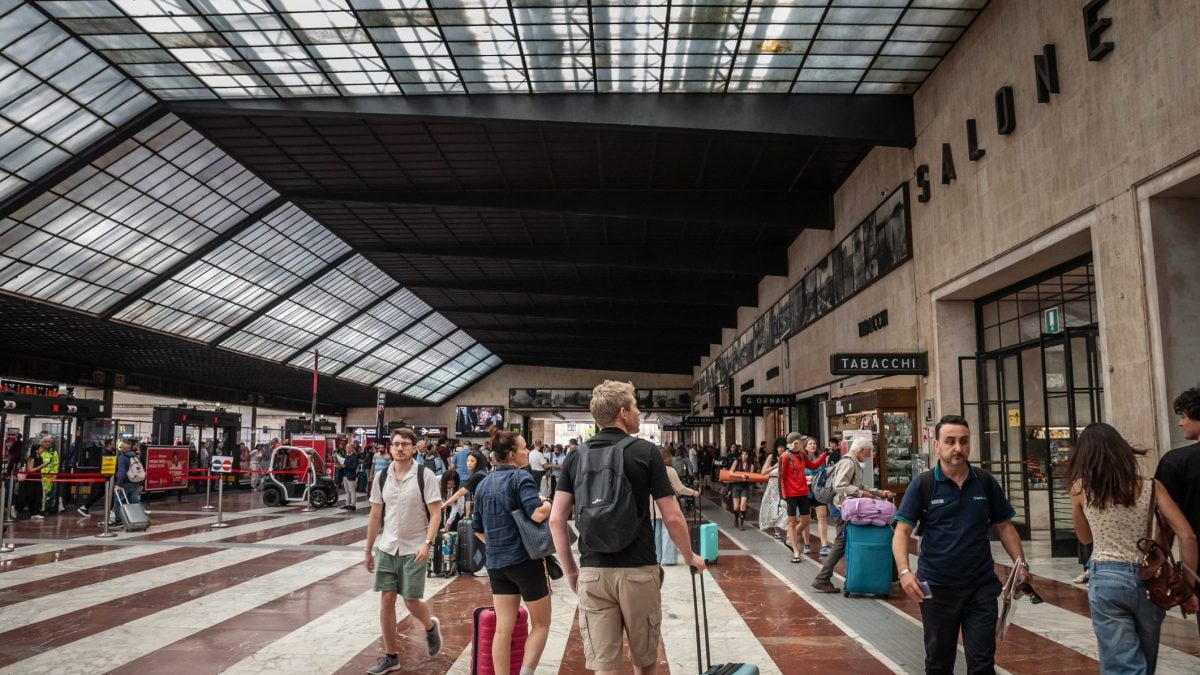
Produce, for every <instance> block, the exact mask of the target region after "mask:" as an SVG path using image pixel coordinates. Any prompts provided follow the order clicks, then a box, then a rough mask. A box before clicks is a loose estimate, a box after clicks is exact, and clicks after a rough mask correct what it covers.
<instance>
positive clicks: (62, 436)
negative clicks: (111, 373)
mask: <svg viewBox="0 0 1200 675" xmlns="http://www.w3.org/2000/svg"><path fill="white" fill-rule="evenodd" d="M2 396H3V399H0V400H3V401H4V405H5V406H8V407H9V410H8V411H7V412H8V413H9V414H19V415H23V416H24V423H23V424H22V434H23V439H24V447H22V448H21V452H20V456H19V457H18V458H17V459H16V461H17V462H18V463H24V461H25V460H26V458H28V457H29V454H30V453H31V452H34V451H36V449H37V448H38V447H39V446H40V442H41V437H42V436H43V435H45V434H46V433H50V434H52V435H54V436H55V437H56V438H57V439H58V440H57V443H56V446H57V450H58V457H59V460H58V461H59V464H58V473H60V474H73V473H95V472H98V471H99V470H100V461H99V456H100V453H101V451H102V450H103V447H104V443H105V441H106V440H109V439H112V440H115V431H116V422H115V421H114V420H111V419H108V418H106V417H105V416H104V414H105V408H104V401H102V400H100V399H88V398H74V397H72V396H37V395H32V394H20V393H11V392H4V393H3V394H2ZM105 434H107V436H105ZM96 443H98V444H99V445H98V446H96V445H95V444H96ZM19 468H20V467H19V466H18V467H10V469H11V470H14V471H15V470H17V469H19ZM89 489H97V488H96V487H95V486H92V485H88V484H63V485H60V484H55V485H54V486H53V487H52V490H53V492H52V493H51V494H49V495H47V501H48V502H51V503H52V504H54V505H56V504H57V500H58V499H62V501H63V504H64V505H71V504H73V503H74V502H75V501H76V499H77V498H80V497H85V496H87V495H88V494H90V493H89Z"/></svg>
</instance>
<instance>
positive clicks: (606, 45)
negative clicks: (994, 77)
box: [38, 0, 987, 99]
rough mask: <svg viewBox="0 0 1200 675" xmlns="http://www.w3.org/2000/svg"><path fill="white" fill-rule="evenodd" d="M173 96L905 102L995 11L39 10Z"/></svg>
mask: <svg viewBox="0 0 1200 675" xmlns="http://www.w3.org/2000/svg"><path fill="white" fill-rule="evenodd" d="M38 4H39V5H40V6H41V7H43V8H44V9H45V10H46V11H48V12H50V13H51V14H53V15H54V16H56V17H59V18H60V19H61V20H62V22H63V24H64V25H66V26H67V27H68V28H69V29H70V30H72V31H74V32H75V33H76V34H78V35H80V36H82V37H83V39H85V40H86V41H87V42H89V43H90V44H91V45H92V46H94V47H95V48H97V49H99V50H101V51H103V52H104V53H105V55H107V56H108V57H109V58H110V59H112V60H113V61H114V62H115V63H117V64H119V65H120V66H121V67H122V68H123V69H124V70H125V72H126V73H127V74H128V75H130V76H131V77H133V78H135V79H137V80H138V81H139V82H140V83H141V84H142V85H143V86H145V87H146V88H147V89H149V90H150V91H152V92H154V93H156V94H158V95H159V96H160V97H162V98H164V99H169V98H215V97H221V98H228V97H291V96H336V95H346V96H353V95H376V94H431V93H434V94H441V93H460V94H461V93H471V94H478V93H489V92H499V93H531V92H532V93H537V92H571V91H583V92H591V91H598V92H609V91H621V92H646V91H649V92H658V91H667V92H670V91H708V92H712V91H716V92H722V91H747V92H749V91H757V92H820V93H897V92H900V93H906V92H911V91H914V90H915V89H916V87H917V86H918V85H919V84H920V83H921V82H922V81H924V79H925V77H926V76H927V75H928V74H929V72H930V71H931V70H932V69H933V67H934V66H935V65H936V64H937V62H938V61H939V60H940V58H941V57H942V55H944V54H945V53H946V51H948V50H949V48H950V46H951V45H953V44H954V42H955V40H957V39H958V36H959V35H960V34H961V33H962V31H963V30H964V29H965V27H966V26H967V25H968V24H969V23H970V22H971V20H972V19H973V18H974V17H975V15H976V14H977V13H978V10H979V9H981V8H982V7H983V6H984V5H986V4H987V0H912V2H911V6H909V5H910V1H909V0H766V1H764V2H756V3H750V2H744V1H742V2H730V1H729V0H591V1H590V2H589V0H522V1H520V2H510V1H509V0H226V1H221V2H212V1H210V2H191V1H189V0H87V1H83V0H79V1H73V2H70V1H53V2H51V1H47V2H39V3H38Z"/></svg>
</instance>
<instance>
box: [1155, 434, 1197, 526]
mask: <svg viewBox="0 0 1200 675" xmlns="http://www.w3.org/2000/svg"><path fill="white" fill-rule="evenodd" d="M1154 478H1155V479H1156V480H1157V481H1158V482H1160V483H1162V484H1163V487H1165V488H1167V493H1168V494H1170V495H1171V499H1174V500H1175V503H1176V504H1178V505H1179V509H1180V510H1181V511H1183V516H1184V517H1185V518H1187V520H1188V523H1190V524H1191V526H1192V531H1193V532H1200V443H1197V444H1195V445H1188V446H1184V447H1182V448H1176V449H1174V450H1172V451H1170V452H1168V453H1167V454H1165V455H1163V458H1162V459H1161V460H1159V462H1158V469H1157V470H1156V471H1155V472H1154Z"/></svg>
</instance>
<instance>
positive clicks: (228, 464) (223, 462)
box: [209, 455, 233, 473]
mask: <svg viewBox="0 0 1200 675" xmlns="http://www.w3.org/2000/svg"><path fill="white" fill-rule="evenodd" d="M209 470H210V471H212V472H213V473H233V458H232V457H229V456H228V455H213V456H212V466H211V467H209Z"/></svg>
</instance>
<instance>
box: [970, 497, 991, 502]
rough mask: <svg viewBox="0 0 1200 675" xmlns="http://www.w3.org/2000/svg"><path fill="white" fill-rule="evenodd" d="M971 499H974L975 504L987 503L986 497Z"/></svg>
mask: <svg viewBox="0 0 1200 675" xmlns="http://www.w3.org/2000/svg"><path fill="white" fill-rule="evenodd" d="M971 499H974V500H975V501H977V502H986V501H987V497H972V498H971Z"/></svg>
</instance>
